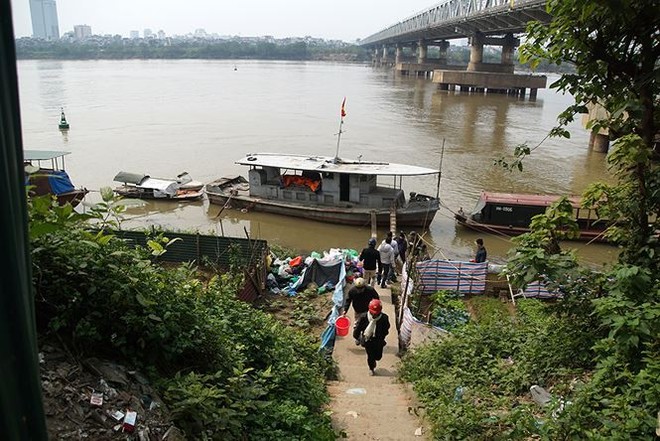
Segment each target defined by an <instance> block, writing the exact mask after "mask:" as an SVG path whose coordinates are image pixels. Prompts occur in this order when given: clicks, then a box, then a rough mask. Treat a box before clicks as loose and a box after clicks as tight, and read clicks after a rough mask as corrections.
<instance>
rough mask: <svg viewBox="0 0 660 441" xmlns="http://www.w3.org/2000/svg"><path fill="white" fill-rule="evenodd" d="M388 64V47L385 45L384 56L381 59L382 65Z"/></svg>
mask: <svg viewBox="0 0 660 441" xmlns="http://www.w3.org/2000/svg"><path fill="white" fill-rule="evenodd" d="M387 62H388V60H387V45H386V44H384V45H383V56H382V58H381V64H383V65H386V64H387Z"/></svg>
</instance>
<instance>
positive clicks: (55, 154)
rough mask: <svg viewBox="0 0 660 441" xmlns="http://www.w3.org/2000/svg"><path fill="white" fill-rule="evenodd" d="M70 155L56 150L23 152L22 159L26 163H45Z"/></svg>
mask: <svg viewBox="0 0 660 441" xmlns="http://www.w3.org/2000/svg"><path fill="white" fill-rule="evenodd" d="M70 153H71V152H62V151H57V150H23V159H25V160H26V161H47V160H49V159H55V158H59V157H61V156H66V155H68V154H70Z"/></svg>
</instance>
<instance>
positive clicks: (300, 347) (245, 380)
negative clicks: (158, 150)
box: [30, 198, 335, 440]
mask: <svg viewBox="0 0 660 441" xmlns="http://www.w3.org/2000/svg"><path fill="white" fill-rule="evenodd" d="M107 203H108V200H106V204H107ZM108 208H109V205H106V208H102V209H100V210H97V211H96V212H95V213H94V214H92V217H96V218H100V217H107V216H106V214H107V209H108ZM110 208H111V207H110ZM87 217H89V216H86V215H79V214H76V213H75V212H73V211H72V210H71V208H70V206H66V207H57V206H54V205H52V203H51V201H50V200H48V199H43V198H35V199H33V200H32V201H31V202H30V228H31V235H32V239H31V240H32V243H31V245H32V247H31V253H32V261H33V265H34V269H33V273H34V284H35V287H36V311H37V321H38V323H39V327H40V331H41V333H44V334H57V335H58V336H60V337H61V338H62V339H63V340H64V341H66V342H68V343H69V344H70V346H71V347H73V348H74V349H75V351H76V352H77V353H79V354H84V355H85V356H91V355H97V356H101V357H106V358H112V359H116V360H122V361H124V362H126V363H127V364H133V365H135V366H138V367H140V368H141V369H142V370H144V371H145V372H148V374H149V376H150V377H151V380H152V381H153V382H154V383H156V384H157V385H158V386H159V388H160V391H161V392H162V394H163V396H164V399H165V401H166V404H168V406H169V407H170V409H171V410H172V412H173V415H174V417H175V419H176V422H177V423H178V424H179V426H180V428H182V429H184V431H185V432H186V434H187V436H188V437H190V438H195V439H222V440H231V439H237V440H263V439H305V440H329V439H334V438H335V435H334V433H333V431H332V429H331V427H330V419H329V416H328V415H326V414H325V412H324V405H325V403H326V402H327V401H328V395H327V392H326V389H325V384H324V378H323V372H324V371H325V370H326V368H327V362H326V361H325V360H324V359H323V358H322V357H321V356H320V355H319V354H318V348H317V345H316V344H314V342H312V341H311V340H310V339H309V338H308V337H307V336H305V335H303V334H301V333H299V332H296V331H293V330H291V329H290V328H287V327H286V326H283V325H282V324H280V323H279V322H278V321H276V320H275V319H274V318H272V317H271V316H270V315H268V314H265V313H263V312H261V311H258V310H256V309H254V308H252V307H250V306H249V305H247V304H245V303H243V302H240V301H238V300H236V299H235V293H236V290H237V288H238V286H239V285H240V283H241V282H242V280H241V277H240V276H238V275H236V274H225V275H222V276H217V277H214V278H212V279H211V280H210V281H209V282H208V283H203V282H202V281H200V280H198V278H197V277H196V271H195V268H193V267H190V266H181V267H178V268H174V269H166V268H162V267H160V266H158V265H155V264H154V263H153V262H152V260H151V259H152V258H153V256H152V254H151V253H150V252H149V251H147V250H144V249H133V248H130V247H128V246H127V245H126V244H125V243H123V242H122V241H120V240H119V239H116V238H114V237H112V236H111V235H107V234H104V233H103V232H101V233H98V234H96V233H89V232H88V231H86V230H85V229H84V227H85V226H86V224H85V223H84V222H85V220H86V219H85V218H87Z"/></svg>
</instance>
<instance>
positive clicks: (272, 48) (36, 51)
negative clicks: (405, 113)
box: [16, 36, 573, 72]
mask: <svg viewBox="0 0 660 441" xmlns="http://www.w3.org/2000/svg"><path fill="white" fill-rule="evenodd" d="M16 55H17V57H18V59H28V60H30V59H31V60H35V59H53V60H96V59H106V60H122V59H219V60H225V59H229V60H237V59H253V60H301V61H312V60H332V61H348V62H369V61H371V59H372V56H373V51H372V50H371V49H368V48H365V47H362V46H358V45H356V44H349V43H343V42H337V41H318V40H313V41H310V42H307V41H299V40H291V41H289V42H282V41H278V42H272V41H268V40H257V41H255V40H249V41H246V40H240V39H232V40H208V39H164V40H162V39H147V40H145V39H135V40H130V39H125V38H121V37H120V36H115V37H92V38H89V39H85V40H71V39H61V40H50V41H47V40H42V39H36V38H19V39H17V40H16ZM404 55H405V56H406V59H412V58H414V57H415V55H414V54H413V53H412V52H411V51H410V50H409V49H406V50H405V51H404ZM438 56H439V54H438V49H437V48H434V47H429V51H428V57H429V58H430V59H434V58H436V59H437V58H438ZM500 56H501V50H500V49H499V48H492V49H490V50H487V51H485V52H484V61H485V62H488V63H497V62H499V60H500ZM469 61H470V48H469V46H454V45H452V46H450V48H449V51H448V53H447V62H448V63H449V64H453V65H467V64H468V62H469ZM514 62H515V64H516V69H527V67H526V66H524V65H522V64H521V63H520V62H519V61H518V57H517V54H516V57H515V61H514ZM535 70H536V71H538V72H571V71H572V70H573V66H572V65H571V64H563V65H561V66H556V65H551V64H550V63H547V62H542V63H541V64H540V65H539V66H537V68H536V69H535Z"/></svg>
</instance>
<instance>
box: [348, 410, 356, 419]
mask: <svg viewBox="0 0 660 441" xmlns="http://www.w3.org/2000/svg"><path fill="white" fill-rule="evenodd" d="M346 415H350V416H352V417H353V418H357V417H358V413H357V412H356V411H354V410H349V411H348V412H346Z"/></svg>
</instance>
